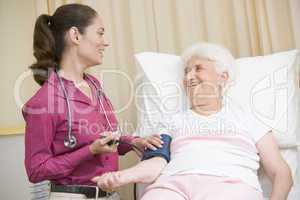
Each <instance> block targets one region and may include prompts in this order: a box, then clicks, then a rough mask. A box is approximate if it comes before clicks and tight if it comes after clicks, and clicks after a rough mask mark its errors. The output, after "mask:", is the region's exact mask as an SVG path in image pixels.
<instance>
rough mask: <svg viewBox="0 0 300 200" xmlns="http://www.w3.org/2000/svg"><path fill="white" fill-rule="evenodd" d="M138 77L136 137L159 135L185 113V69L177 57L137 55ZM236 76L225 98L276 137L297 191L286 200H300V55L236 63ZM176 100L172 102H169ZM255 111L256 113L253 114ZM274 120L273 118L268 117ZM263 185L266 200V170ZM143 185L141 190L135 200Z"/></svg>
mask: <svg viewBox="0 0 300 200" xmlns="http://www.w3.org/2000/svg"><path fill="white" fill-rule="evenodd" d="M135 58H136V61H137V68H138V72H139V76H138V78H137V81H136V88H137V95H138V97H139V98H138V99H137V103H138V107H139V110H138V127H137V130H136V134H137V135H142V136H143V135H148V134H151V133H155V131H156V128H155V125H156V124H157V123H159V122H158V121H157V119H161V118H162V116H163V115H166V113H169V114H170V115H172V114H174V113H176V112H180V111H182V110H184V109H186V108H187V104H188V103H187V102H186V98H185V97H183V95H185V94H184V93H183V92H182V91H183V88H182V84H181V83H182V78H183V68H182V63H181V60H180V57H179V56H176V55H170V54H163V53H153V52H144V53H139V54H136V55H135ZM236 64H237V68H238V71H237V76H236V81H235V83H233V84H232V86H231V88H230V90H229V92H228V94H227V97H228V98H231V99H233V100H234V101H235V102H236V103H237V104H238V105H241V106H242V107H243V109H245V110H246V111H252V113H253V115H255V118H256V119H257V120H258V121H260V122H262V123H265V124H267V125H268V126H269V127H270V128H272V131H273V132H274V134H275V136H276V138H277V141H278V143H279V146H280V149H281V153H282V155H283V157H284V159H285V160H286V161H287V163H288V164H289V166H290V168H291V170H292V174H293V180H294V186H293V188H292V190H291V192H290V194H289V198H288V200H299V199H300V167H299V166H300V128H299V126H300V118H299V114H300V108H299V107H300V101H299V96H300V92H299V91H300V89H299V80H298V75H299V71H297V70H299V67H300V62H299V51H298V50H292V51H287V52H280V53H275V54H271V55H267V56H259V57H248V58H240V59H237V60H236ZM170 96H171V97H172V98H168V97H170ZM253 110H254V111H255V112H253ZM270 116H272V117H270ZM259 180H260V183H261V185H262V189H263V194H264V197H265V199H268V197H269V195H270V192H271V183H270V181H269V179H268V178H267V177H266V175H265V173H264V172H263V170H262V169H260V170H259ZM144 186H145V185H142V184H137V186H136V196H137V199H139V197H140V196H141V194H142V191H143V188H144Z"/></svg>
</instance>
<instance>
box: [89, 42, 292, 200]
mask: <svg viewBox="0 0 300 200" xmlns="http://www.w3.org/2000/svg"><path fill="white" fill-rule="evenodd" d="M182 59H183V61H184V65H185V68H184V72H185V73H184V74H185V75H184V85H185V89H186V94H187V97H188V99H189V101H190V109H188V110H187V111H186V112H184V113H180V114H177V115H175V116H173V117H172V119H168V120H164V121H165V122H164V128H163V129H162V130H161V131H162V132H161V133H168V134H169V135H170V136H171V137H172V138H173V140H172V142H171V148H170V154H171V160H170V162H169V163H167V161H166V159H164V158H163V157H160V156H157V157H153V158H150V159H148V160H144V161H142V162H140V163H139V164H137V165H136V166H134V167H132V168H129V169H126V170H123V171H118V172H113V173H108V174H105V175H103V176H100V177H95V178H94V179H93V181H95V182H96V181H97V182H98V186H99V187H101V188H103V189H105V190H112V189H113V188H115V187H119V186H121V185H124V184H127V183H132V182H140V183H152V182H153V184H151V185H149V186H148V187H147V188H146V189H145V192H144V194H143V196H142V200H153V199H156V200H158V199H172V200H188V199H197V200H202V199H203V200H204V199H205V200H210V199H212V200H220V199H235V200H238V199H240V200H242V199H243V200H245V199H249V200H259V199H263V196H262V190H261V186H260V184H259V181H258V176H257V170H258V168H259V167H260V164H261V165H262V167H263V168H264V170H265V171H266V173H267V175H268V176H269V177H270V179H271V181H272V183H273V189H272V193H271V198H270V199H271V200H284V199H286V198H287V195H288V192H289V190H290V188H291V187H292V184H293V183H292V177H291V171H290V169H289V167H288V165H287V163H286V162H285V161H284V160H283V158H282V157H281V155H280V152H279V148H278V145H277V143H276V141H275V138H274V136H273V134H272V132H271V130H270V129H269V128H268V127H265V126H264V125H262V124H259V123H257V122H255V120H254V119H252V118H251V116H250V115H249V114H247V113H246V112H242V111H241V110H239V109H236V108H234V107H233V106H232V105H231V104H230V103H228V102H226V103H225V101H224V99H223V95H224V93H225V91H226V88H227V86H228V84H229V83H230V82H231V81H232V80H233V79H234V71H235V68H234V66H235V64H234V58H233V56H232V55H231V53H230V52H229V51H228V50H227V49H225V48H223V47H221V46H218V45H215V44H208V43H200V44H196V45H194V46H192V47H191V48H188V49H187V50H186V51H185V52H184V53H183V55H182Z"/></svg>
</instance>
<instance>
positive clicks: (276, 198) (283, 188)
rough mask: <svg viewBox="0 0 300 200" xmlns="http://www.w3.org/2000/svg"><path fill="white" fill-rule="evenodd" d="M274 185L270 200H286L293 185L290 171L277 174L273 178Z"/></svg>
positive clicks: (285, 170) (284, 170)
mask: <svg viewBox="0 0 300 200" xmlns="http://www.w3.org/2000/svg"><path fill="white" fill-rule="evenodd" d="M286 167H287V166H286ZM287 168H288V167H287ZM272 183H273V187H272V193H271V197H270V200H286V199H287V197H288V193H289V191H290V189H291V187H292V185H293V180H292V175H291V173H290V170H288V169H283V170H281V172H280V173H276V174H275V175H274V176H273V178H272Z"/></svg>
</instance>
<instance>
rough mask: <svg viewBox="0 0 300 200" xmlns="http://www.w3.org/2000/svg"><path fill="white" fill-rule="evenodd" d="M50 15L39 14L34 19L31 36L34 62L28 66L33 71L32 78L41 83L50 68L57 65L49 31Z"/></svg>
mask: <svg viewBox="0 0 300 200" xmlns="http://www.w3.org/2000/svg"><path fill="white" fill-rule="evenodd" d="M51 23H52V22H51V16H50V15H46V14H43V15H40V16H39V17H38V19H37V20H36V23H35V27H34V36H33V55H34V57H35V58H36V60H37V61H36V63H34V64H32V65H31V66H30V67H29V68H30V69H31V70H32V72H33V77H34V80H35V81H36V82H37V83H38V84H39V85H43V84H44V82H45V81H46V80H47V79H48V75H49V72H50V70H51V69H54V68H55V67H56V66H57V59H56V58H55V39H54V37H53V34H52V31H51V28H50V27H51Z"/></svg>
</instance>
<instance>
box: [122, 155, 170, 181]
mask: <svg viewBox="0 0 300 200" xmlns="http://www.w3.org/2000/svg"><path fill="white" fill-rule="evenodd" d="M166 165H167V161H166V160H165V159H164V158H161V157H154V158H151V159H149V160H144V161H142V162H140V163H138V164H137V165H135V166H134V167H131V168H128V169H125V170H122V171H121V174H120V176H121V180H122V182H123V181H124V183H125V184H128V183H152V182H154V181H155V179H156V178H157V177H158V176H159V174H160V172H161V171H162V169H163V168H164V167H165V166H166Z"/></svg>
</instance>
